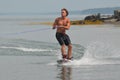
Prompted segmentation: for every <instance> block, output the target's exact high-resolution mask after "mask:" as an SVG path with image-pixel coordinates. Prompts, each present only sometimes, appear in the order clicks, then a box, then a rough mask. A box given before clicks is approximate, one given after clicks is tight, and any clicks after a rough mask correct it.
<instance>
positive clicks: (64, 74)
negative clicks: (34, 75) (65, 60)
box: [57, 66, 72, 80]
mask: <svg viewBox="0 0 120 80" xmlns="http://www.w3.org/2000/svg"><path fill="white" fill-rule="evenodd" d="M58 68H59V72H58V75H57V78H59V79H60V80H72V68H71V67H70V66H58Z"/></svg>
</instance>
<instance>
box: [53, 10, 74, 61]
mask: <svg viewBox="0 0 120 80" xmlns="http://www.w3.org/2000/svg"><path fill="white" fill-rule="evenodd" d="M68 14H69V13H68V11H67V9H65V8H63V9H61V17H58V18H56V19H55V22H54V24H53V29H56V28H57V30H56V39H57V40H58V42H59V44H60V45H61V53H62V57H63V59H68V60H71V58H72V44H71V41H70V38H69V36H68V35H67V34H66V30H68V29H69V28H70V19H69V18H67V16H68ZM66 46H67V47H68V52H67V53H66V49H65V48H66Z"/></svg>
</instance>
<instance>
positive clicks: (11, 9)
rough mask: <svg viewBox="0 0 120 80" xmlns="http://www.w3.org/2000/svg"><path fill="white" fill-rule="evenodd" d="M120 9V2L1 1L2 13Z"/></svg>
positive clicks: (90, 0)
mask: <svg viewBox="0 0 120 80" xmlns="http://www.w3.org/2000/svg"><path fill="white" fill-rule="evenodd" d="M104 7H120V0H0V13H44V12H58V11H60V10H61V8H67V9H68V10H69V11H74V10H85V9H92V8H104Z"/></svg>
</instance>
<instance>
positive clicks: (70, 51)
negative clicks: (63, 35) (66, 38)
mask: <svg viewBox="0 0 120 80" xmlns="http://www.w3.org/2000/svg"><path fill="white" fill-rule="evenodd" d="M71 58H72V44H69V45H68V59H71Z"/></svg>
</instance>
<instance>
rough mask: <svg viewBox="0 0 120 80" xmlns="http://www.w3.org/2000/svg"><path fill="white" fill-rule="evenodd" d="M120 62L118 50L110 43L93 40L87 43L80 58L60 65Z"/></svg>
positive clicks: (119, 51)
mask: <svg viewBox="0 0 120 80" xmlns="http://www.w3.org/2000/svg"><path fill="white" fill-rule="evenodd" d="M107 64H120V50H118V49H116V48H114V47H113V46H112V45H110V44H109V45H108V44H107V43H101V42H93V43H91V44H89V45H88V47H87V48H86V51H85V53H84V56H83V57H82V58H81V59H78V60H75V59H74V60H73V61H71V62H68V63H64V64H62V65H78V66H80V65H107Z"/></svg>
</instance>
